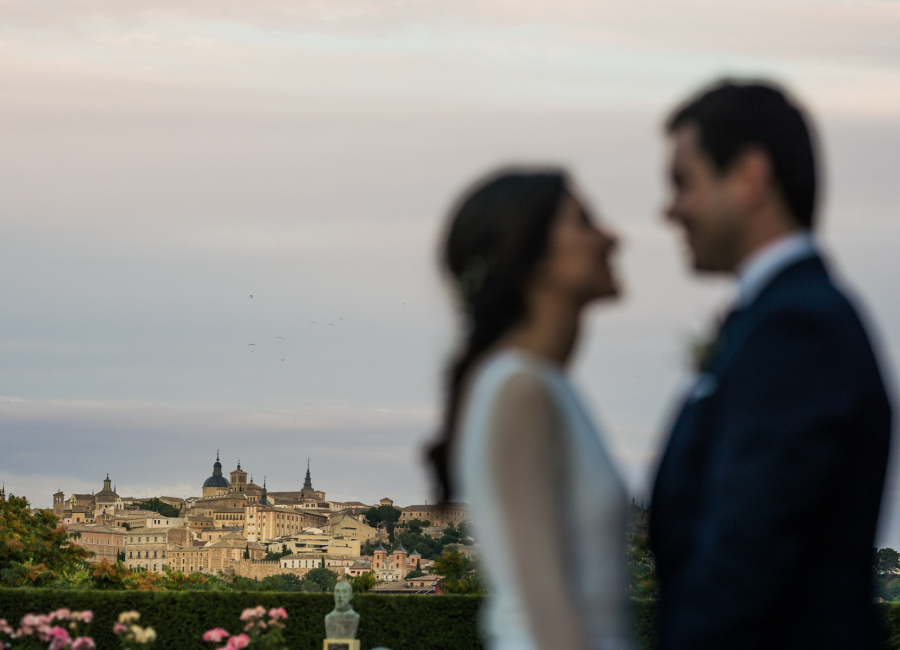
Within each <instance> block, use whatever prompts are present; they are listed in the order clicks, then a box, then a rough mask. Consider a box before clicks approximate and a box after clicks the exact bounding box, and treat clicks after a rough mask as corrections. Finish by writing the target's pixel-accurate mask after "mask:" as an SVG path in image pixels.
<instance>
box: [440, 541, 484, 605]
mask: <svg viewBox="0 0 900 650" xmlns="http://www.w3.org/2000/svg"><path fill="white" fill-rule="evenodd" d="M431 573H432V574H434V575H439V576H442V577H443V580H441V587H442V588H443V589H444V591H446V592H447V593H450V594H479V593H481V592H482V591H483V590H484V588H483V587H482V585H481V580H480V579H479V578H478V573H477V572H476V571H475V565H474V564H473V563H472V561H471V560H469V558H467V557H466V556H464V555H462V554H461V553H460V552H459V551H457V550H453V551H444V554H443V555H442V556H441V557H439V558H438V559H437V560H435V561H434V564H433V565H432V566H431Z"/></svg>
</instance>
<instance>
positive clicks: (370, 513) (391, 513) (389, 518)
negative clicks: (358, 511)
mask: <svg viewBox="0 0 900 650" xmlns="http://www.w3.org/2000/svg"><path fill="white" fill-rule="evenodd" d="M363 516H364V517H365V518H366V521H367V522H369V525H370V526H372V527H374V528H378V527H379V526H382V525H385V524H388V523H390V524H396V523H397V522H398V521H400V510H399V509H397V508H395V507H394V506H378V507H377V508H369V509H368V510H366V511H365V512H364V513H363Z"/></svg>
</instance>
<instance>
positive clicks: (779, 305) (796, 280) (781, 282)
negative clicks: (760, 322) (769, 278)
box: [758, 255, 861, 329]
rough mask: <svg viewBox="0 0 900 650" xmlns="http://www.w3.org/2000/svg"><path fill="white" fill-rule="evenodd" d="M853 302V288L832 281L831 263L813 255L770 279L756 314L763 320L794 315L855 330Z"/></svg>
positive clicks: (856, 314) (856, 316)
mask: <svg viewBox="0 0 900 650" xmlns="http://www.w3.org/2000/svg"><path fill="white" fill-rule="evenodd" d="M855 303H856V299H855V298H854V297H852V289H849V288H848V287H847V286H846V285H845V284H844V283H842V282H840V283H839V282H836V281H835V272H834V271H833V270H832V268H831V264H830V263H829V262H827V261H826V260H825V259H823V258H822V257H820V256H819V255H814V256H812V257H809V258H807V259H804V260H801V261H799V262H797V263H795V264H793V265H792V266H790V267H788V268H787V269H785V270H784V271H782V273H781V274H780V275H779V276H778V277H776V278H775V279H774V280H773V282H772V283H771V286H770V287H769V288H768V290H767V291H766V292H764V294H763V295H762V296H760V299H759V300H758V312H759V314H760V316H761V317H763V318H765V317H768V318H773V317H775V318H778V317H786V316H794V317H796V318H802V319H804V320H805V319H811V320H813V321H817V322H820V323H823V324H827V323H830V324H832V325H833V326H836V327H851V328H853V329H856V328H857V327H860V326H861V321H860V318H859V309H858V308H857V306H856V304H855ZM779 320H780V319H779Z"/></svg>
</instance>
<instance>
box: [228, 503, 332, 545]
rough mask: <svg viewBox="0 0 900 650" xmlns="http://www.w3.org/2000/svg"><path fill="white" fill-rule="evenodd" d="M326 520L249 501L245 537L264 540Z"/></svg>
mask: <svg viewBox="0 0 900 650" xmlns="http://www.w3.org/2000/svg"><path fill="white" fill-rule="evenodd" d="M327 521H328V519H327V517H324V516H321V515H316V514H312V513H307V512H303V511H299V510H291V509H288V508H278V507H274V506H264V505H262V504H261V503H251V504H248V505H247V507H246V525H245V532H246V538H247V539H249V540H253V541H255V542H265V541H268V540H270V539H274V538H276V537H285V536H288V535H293V534H294V533H299V532H300V531H302V530H303V529H304V528H310V527H313V526H316V525H318V524H323V523H326V522H327Z"/></svg>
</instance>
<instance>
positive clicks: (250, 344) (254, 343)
mask: <svg viewBox="0 0 900 650" xmlns="http://www.w3.org/2000/svg"><path fill="white" fill-rule="evenodd" d="M247 345H256V343H248V344H247Z"/></svg>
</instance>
